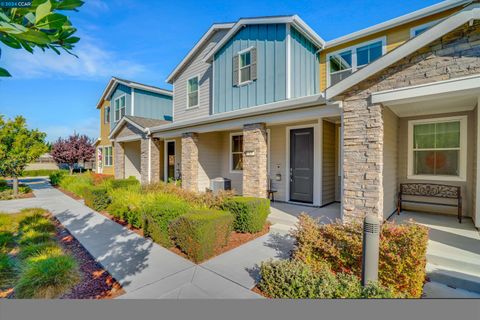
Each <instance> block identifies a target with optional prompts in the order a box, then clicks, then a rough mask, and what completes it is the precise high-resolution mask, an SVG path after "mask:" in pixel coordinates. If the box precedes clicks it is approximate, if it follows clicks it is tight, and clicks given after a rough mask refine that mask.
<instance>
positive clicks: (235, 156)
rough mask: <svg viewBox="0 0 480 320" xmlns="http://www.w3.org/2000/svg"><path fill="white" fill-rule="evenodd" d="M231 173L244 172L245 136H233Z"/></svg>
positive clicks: (231, 142)
mask: <svg viewBox="0 0 480 320" xmlns="http://www.w3.org/2000/svg"><path fill="white" fill-rule="evenodd" d="M230 150H231V157H230V171H232V172H233V171H242V170H243V135H241V134H232V135H231V138H230Z"/></svg>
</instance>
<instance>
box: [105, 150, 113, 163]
mask: <svg viewBox="0 0 480 320" xmlns="http://www.w3.org/2000/svg"><path fill="white" fill-rule="evenodd" d="M103 150H104V154H103V159H104V164H105V166H106V167H110V166H112V165H113V154H112V147H104V148H103Z"/></svg>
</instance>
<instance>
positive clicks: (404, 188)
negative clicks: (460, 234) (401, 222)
mask: <svg viewBox="0 0 480 320" xmlns="http://www.w3.org/2000/svg"><path fill="white" fill-rule="evenodd" d="M403 196H414V197H428V198H442V199H455V200H457V203H456V204H452V203H438V202H428V201H421V200H410V199H408V200H406V199H404V198H403ZM402 202H409V203H418V204H428V205H435V206H448V207H457V209H458V222H459V223H462V189H461V187H457V186H449V185H445V184H433V183H401V184H400V191H399V193H398V206H397V214H398V215H400V212H401V211H402Z"/></svg>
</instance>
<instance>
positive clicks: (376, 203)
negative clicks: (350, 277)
mask: <svg viewBox="0 0 480 320" xmlns="http://www.w3.org/2000/svg"><path fill="white" fill-rule="evenodd" d="M343 126H344V128H343V130H344V142H343V143H344V158H343V170H344V190H343V220H344V222H347V223H348V222H352V221H361V219H362V218H363V217H364V216H365V215H367V214H374V215H377V216H378V218H379V219H380V220H383V179H382V176H383V107H382V106H381V105H372V104H370V103H369V99H368V97H367V95H366V94H363V95H360V96H352V97H350V98H348V99H346V100H345V101H344V102H343Z"/></svg>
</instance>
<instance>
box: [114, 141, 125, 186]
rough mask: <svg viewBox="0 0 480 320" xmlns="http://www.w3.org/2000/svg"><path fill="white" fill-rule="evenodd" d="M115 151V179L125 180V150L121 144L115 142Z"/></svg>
mask: <svg viewBox="0 0 480 320" xmlns="http://www.w3.org/2000/svg"><path fill="white" fill-rule="evenodd" d="M113 148H114V149H115V159H114V167H113V168H114V172H115V179H124V178H125V150H124V149H123V144H122V143H121V142H115V145H114V147H113Z"/></svg>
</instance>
